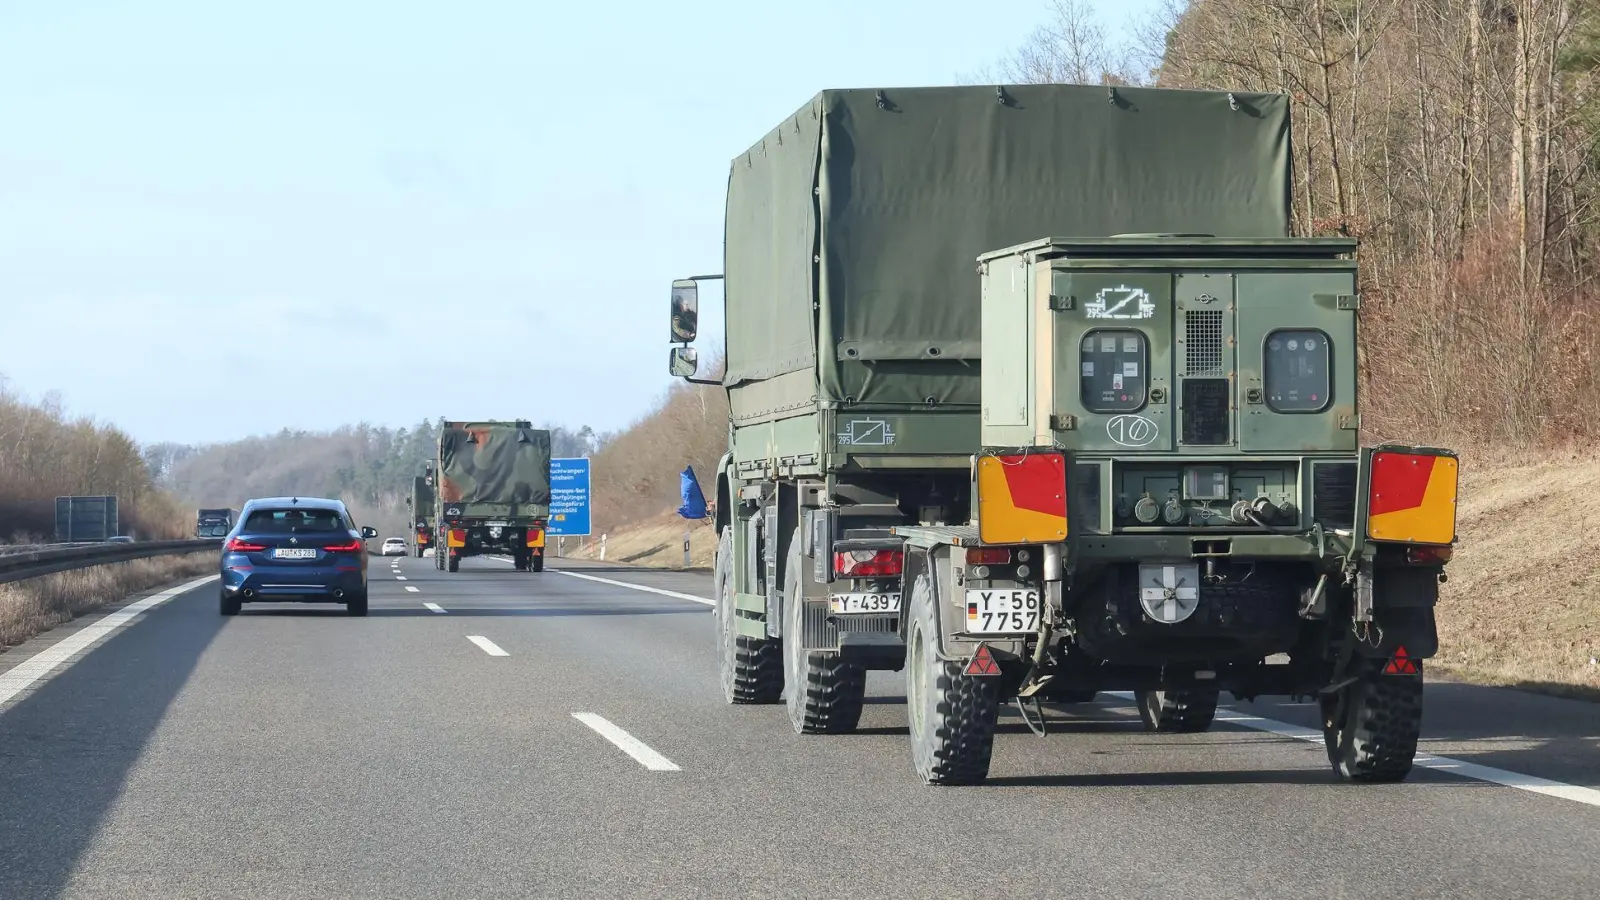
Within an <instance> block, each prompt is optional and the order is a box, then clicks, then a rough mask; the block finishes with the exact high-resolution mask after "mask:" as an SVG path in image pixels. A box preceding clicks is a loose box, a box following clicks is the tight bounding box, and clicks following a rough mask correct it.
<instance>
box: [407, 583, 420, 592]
mask: <svg viewBox="0 0 1600 900" xmlns="http://www.w3.org/2000/svg"><path fill="white" fill-rule="evenodd" d="M406 590H408V591H410V592H411V593H413V594H420V593H422V588H419V587H417V586H415V585H410V584H408V585H406Z"/></svg>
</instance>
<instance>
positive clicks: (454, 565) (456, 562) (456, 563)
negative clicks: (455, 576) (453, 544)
mask: <svg viewBox="0 0 1600 900" xmlns="http://www.w3.org/2000/svg"><path fill="white" fill-rule="evenodd" d="M445 568H446V569H449V570H450V571H452V572H459V571H461V557H459V556H456V555H455V554H453V553H452V554H451V555H450V561H449V562H447V563H445Z"/></svg>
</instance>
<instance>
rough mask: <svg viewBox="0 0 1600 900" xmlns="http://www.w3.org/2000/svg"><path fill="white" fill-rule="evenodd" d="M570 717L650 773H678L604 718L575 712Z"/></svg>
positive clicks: (672, 763) (646, 745)
mask: <svg viewBox="0 0 1600 900" xmlns="http://www.w3.org/2000/svg"><path fill="white" fill-rule="evenodd" d="M572 717H573V718H574V719H577V720H578V721H579V722H582V723H583V724H585V725H587V726H589V727H590V728H593V729H594V730H595V732H596V733H597V734H599V735H600V736H601V737H603V738H605V739H606V740H608V741H610V742H611V743H613V744H616V745H617V747H618V748H620V749H621V750H622V752H623V753H626V754H628V755H629V756H631V757H633V758H634V759H636V760H638V761H639V764H640V765H642V766H644V767H645V768H646V769H649V770H650V771H652V772H677V771H680V770H679V769H678V766H677V764H676V763H674V762H673V761H672V760H670V759H667V758H666V757H665V756H662V755H661V754H659V753H657V752H655V751H654V750H651V749H650V747H649V745H648V744H646V743H645V742H644V741H641V740H639V739H638V738H636V737H634V736H633V735H631V734H629V733H627V732H626V731H623V730H622V729H621V728H618V727H617V726H615V725H613V724H611V723H610V722H609V721H607V720H606V718H605V717H604V716H597V715H595V714H594V713H584V712H575V713H573V714H572Z"/></svg>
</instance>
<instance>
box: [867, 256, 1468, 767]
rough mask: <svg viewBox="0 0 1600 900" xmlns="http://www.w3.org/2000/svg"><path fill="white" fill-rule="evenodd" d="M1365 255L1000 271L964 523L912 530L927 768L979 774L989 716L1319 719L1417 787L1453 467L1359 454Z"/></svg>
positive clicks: (917, 688)
mask: <svg viewBox="0 0 1600 900" xmlns="http://www.w3.org/2000/svg"><path fill="white" fill-rule="evenodd" d="M1354 251H1355V242H1354V241H1352V240H1348V239H1338V238H1324V239H1279V240H1245V239H1223V238H1207V237H1197V236H1128V237H1120V238H1110V239H1079V238H1072V239H1043V240H1039V241H1035V242H1032V243H1028V244H1023V245H1019V246H1014V247H1011V248H1009V249H1006V250H1001V251H997V252H993V253H989V254H985V255H984V256H982V257H981V258H980V259H979V266H980V271H981V273H982V281H983V285H982V290H981V303H982V319H983V330H982V343H983V353H984V356H985V358H986V359H990V360H1007V361H1009V363H1010V364H1009V365H991V366H987V367H985V369H984V371H983V375H982V380H983V384H982V396H983V408H984V414H983V424H982V446H981V449H980V450H979V452H978V453H977V454H976V455H974V456H973V457H972V460H971V470H970V471H971V479H972V482H971V483H972V485H973V491H974V493H975V496H976V497H977V502H976V504H975V506H974V511H973V518H972V520H971V521H969V522H967V523H963V524H961V525H957V526H946V527H929V526H917V525H911V526H897V527H896V528H895V529H894V530H895V533H896V534H897V535H898V536H899V537H900V538H901V539H903V540H904V541H905V545H904V552H905V578H906V579H908V580H909V581H910V582H911V584H912V588H911V591H910V593H911V597H910V601H909V603H908V611H907V615H906V616H905V618H904V619H903V620H902V623H901V634H902V636H903V637H904V638H905V640H906V642H907V645H908V651H907V652H908V660H907V664H906V693H907V705H908V708H909V719H910V734H911V750H912V758H913V763H914V765H915V767H916V770H917V772H918V773H919V774H920V775H921V776H922V777H923V778H924V779H925V780H926V781H928V782H929V783H934V784H974V783H978V782H981V781H983V780H984V779H985V778H986V777H987V773H988V767H989V759H990V751H991V747H992V745H993V740H994V731H995V724H996V718H997V714H998V708H999V706H1000V705H1001V704H1002V703H1004V702H1007V701H1012V702H1015V703H1016V705H1017V708H1018V710H1019V711H1020V712H1021V713H1022V714H1023V715H1024V717H1025V718H1026V719H1027V720H1028V721H1029V722H1030V724H1032V725H1034V726H1035V727H1036V728H1042V727H1043V718H1042V709H1041V707H1040V705H1039V701H1040V700H1056V701H1063V702H1081V701H1086V700H1089V699H1091V698H1093V697H1094V696H1095V694H1096V692H1099V691H1118V690H1124V691H1125V690H1131V691H1133V692H1134V696H1135V699H1136V701H1137V706H1138V708H1139V713H1140V716H1141V718H1142V720H1143V722H1144V725H1145V727H1146V728H1147V729H1148V730H1151V731H1202V730H1205V729H1207V728H1209V727H1210V725H1211V724H1212V721H1213V717H1214V715H1215V712H1216V708H1217V704H1218V701H1219V694H1220V692H1221V691H1228V692H1230V693H1231V694H1232V695H1233V696H1234V697H1235V698H1236V699H1241V700H1249V699H1253V698H1255V697H1258V696H1263V695H1289V696H1295V697H1307V698H1316V700H1317V701H1318V703H1319V706H1320V709H1321V712H1322V716H1323V734H1324V740H1325V744H1326V749H1327V754H1328V759H1329V762H1330V763H1331V764H1332V766H1333V768H1334V769H1335V770H1336V772H1337V773H1338V774H1339V775H1340V776H1342V777H1344V778H1346V779H1348V780H1351V781H1358V782H1385V781H1398V780H1401V779H1403V778H1404V777H1405V776H1406V775H1407V774H1408V773H1409V772H1410V770H1411V767H1412V763H1413V758H1414V756H1415V753H1416V747H1417V739H1418V736H1419V733H1420V728H1421V715H1422V678H1423V676H1422V666H1423V660H1425V659H1427V658H1429V657H1432V656H1433V655H1434V654H1435V653H1436V651H1437V649H1438V636H1437V631H1436V628H1435V621H1434V606H1435V604H1436V603H1437V600H1438V589H1439V588H1438V586H1439V583H1440V582H1441V581H1443V580H1444V577H1445V575H1444V569H1445V565H1446V564H1447V563H1448V561H1449V560H1450V558H1451V555H1452V552H1453V551H1452V547H1453V545H1454V542H1455V524H1456V511H1455V504H1456V488H1457V470H1458V463H1457V459H1456V455H1455V454H1454V453H1453V452H1451V451H1449V450H1444V449H1439V448H1430V447H1416V446H1407V445H1397V444H1381V445H1377V446H1367V447H1363V446H1361V445H1360V444H1359V423H1360V407H1359V403H1358V395H1357V391H1358V384H1359V380H1358V378H1357V358H1358V357H1357V346H1358V341H1359V335H1358V328H1357V324H1358V310H1359V309H1360V296H1359V294H1358V293H1357V271H1356V262H1355V259H1354Z"/></svg>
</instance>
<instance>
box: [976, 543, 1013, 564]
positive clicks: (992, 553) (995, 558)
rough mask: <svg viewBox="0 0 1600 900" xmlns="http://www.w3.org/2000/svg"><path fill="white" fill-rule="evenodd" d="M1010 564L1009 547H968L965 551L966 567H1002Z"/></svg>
mask: <svg viewBox="0 0 1600 900" xmlns="http://www.w3.org/2000/svg"><path fill="white" fill-rule="evenodd" d="M1008 562H1011V548H1009V547H969V548H968V549H967V565H969V566H1003V565H1005V564H1006V563H1008Z"/></svg>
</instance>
